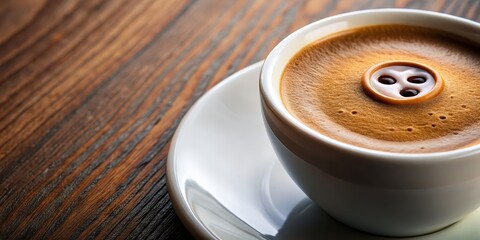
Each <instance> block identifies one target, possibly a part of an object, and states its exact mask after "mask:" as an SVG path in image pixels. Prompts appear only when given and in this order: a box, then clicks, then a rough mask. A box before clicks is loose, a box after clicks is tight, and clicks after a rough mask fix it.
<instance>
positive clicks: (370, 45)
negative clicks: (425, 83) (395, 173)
mask: <svg viewBox="0 0 480 240" xmlns="http://www.w3.org/2000/svg"><path fill="white" fill-rule="evenodd" d="M387 61H407V62H408V61H412V62H417V63H420V64H424V65H427V66H429V67H430V68H432V69H434V70H435V71H437V72H438V73H439V74H440V76H441V77H442V79H443V84H444V86H443V89H442V91H441V92H440V93H439V94H438V95H436V96H435V97H433V98H432V99H429V100H428V101H424V102H419V103H416V104H404V105H395V104H389V103H385V102H382V101H378V100H376V99H375V98H372V97H371V96H369V95H368V94H366V93H365V91H364V89H362V85H361V78H362V75H363V74H364V73H365V72H366V71H367V70H368V69H369V68H370V67H372V66H374V65H376V64H379V63H382V62H387ZM383 80H385V79H383ZM385 81H386V80H385ZM280 93H281V97H282V100H283V102H284V105H285V106H286V108H287V109H288V111H289V112H290V113H291V114H292V115H293V116H294V117H296V118H297V119H299V120H300V121H302V122H303V123H304V124H306V125H307V126H309V127H310V128H312V129H314V130H316V131H318V132H320V133H322V134H324V135H326V136H329V137H331V138H333V139H336V140H339V141H342V142H346V143H349V144H353V145H357V146H361V147H365V148H369V149H375V150H381V151H390V152H409V153H421V152H441V151H449V150H454V149H458V148H463V147H467V146H471V145H475V144H480V45H479V43H478V42H476V43H475V42H472V41H468V40H465V39H462V38H460V37H458V36H453V35H451V34H448V33H445V32H442V31H438V30H433V29H427V28H421V27H413V26H405V25H379V26H371V27H364V28H358V29H353V30H349V31H345V32H340V33H337V34H334V35H332V36H329V37H327V38H323V39H320V40H318V41H317V42H314V43H313V44H311V45H309V46H307V47H305V48H304V49H302V50H301V51H300V52H299V53H297V54H296V55H295V56H294V57H293V58H292V59H291V60H290V62H289V63H288V64H287V66H286V68H285V70H284V73H283V76H282V79H281V83H280ZM415 94H416V93H415Z"/></svg>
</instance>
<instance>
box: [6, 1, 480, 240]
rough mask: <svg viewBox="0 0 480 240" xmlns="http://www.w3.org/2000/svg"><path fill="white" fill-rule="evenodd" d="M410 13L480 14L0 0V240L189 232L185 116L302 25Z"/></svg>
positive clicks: (274, 4)
mask: <svg viewBox="0 0 480 240" xmlns="http://www.w3.org/2000/svg"><path fill="white" fill-rule="evenodd" d="M383 7H405V8H416V9H427V10H433V11H438V12H445V13H450V14H453V15H458V16H462V17H465V18H469V19H473V20H475V21H480V1H477V0H470V1H468V0H456V1H448V0H444V1H437V0H424V1H416V0H399V1H368V0H359V1H233V0H232V1H214V0H176V1H173V0H165V1H163V0H162V1H156V0H141V1H132V0H118V1H104V0H70V1H63V0H3V1H1V3H0V239H7V238H13V239H18V238H63V239H76V238H82V239H83V238H99V239H104V238H141V239H171V238H191V236H190V235H189V233H188V232H187V230H186V229H185V228H184V227H183V225H182V224H181V223H180V222H179V220H178V218H177V216H176V215H175V212H174V210H173V208H172V203H171V202H170V200H169V196H168V193H167V188H166V177H165V161H166V157H167V154H168V147H169V142H170V139H171V137H172V135H173V133H174V131H175V129H176V127H177V125H178V123H179V121H180V120H181V118H182V117H183V116H184V114H185V113H186V111H187V110H188V109H189V108H190V107H191V106H192V104H193V103H194V102H195V101H196V100H197V99H198V98H199V97H200V96H201V95H202V94H203V93H205V91H207V90H208V89H209V88H211V87H212V86H214V85H215V84H217V83H218V82H220V81H221V80H222V79H224V78H225V77H227V76H229V75H231V74H232V73H234V72H235V71H238V70H239V69H241V68H244V67H246V66H248V65H250V64H252V63H254V62H257V61H259V60H261V59H263V58H264V57H265V56H266V54H267V53H268V52H269V50H270V49H272V48H273V46H274V45H275V44H276V43H278V42H279V41H280V40H281V39H282V38H283V37H285V36H286V35H288V34H289V33H290V32H292V31H294V30H295V29H297V28H299V27H301V26H303V25H305V24H307V23H309V22H312V21H315V20H318V19H321V18H323V17H327V16H331V15H335V14H338V13H342V12H348V11H353V10H359V9H370V8H383Z"/></svg>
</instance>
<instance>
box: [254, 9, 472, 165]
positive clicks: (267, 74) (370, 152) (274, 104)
mask: <svg viewBox="0 0 480 240" xmlns="http://www.w3.org/2000/svg"><path fill="white" fill-rule="evenodd" d="M399 13H400V14H412V15H416V16H421V17H425V18H437V19H438V18H441V19H443V20H447V21H451V22H456V23H458V24H461V25H465V26H468V27H469V28H471V29H478V30H479V31H480V23H477V22H475V21H472V20H468V19H465V18H461V17H457V16H453V15H449V14H445V13H438V12H432V11H425V10H417V9H398V8H383V9H371V10H360V11H354V12H348V13H342V14H339V15H335V16H331V17H327V18H324V19H321V20H318V21H316V22H313V23H310V24H308V25H306V26H304V27H302V28H300V29H298V30H296V31H294V32H293V33H291V34H290V35H288V36H287V37H286V38H284V39H283V40H282V41H281V42H280V43H278V44H277V45H276V46H275V47H274V48H273V50H272V51H271V52H270V53H269V54H268V56H267V58H266V59H265V61H264V63H263V66H262V69H261V73H260V93H261V96H262V99H263V100H264V102H265V104H266V105H267V106H268V107H269V108H270V109H271V110H272V112H273V113H274V114H275V115H276V116H277V117H278V118H279V119H280V120H281V121H282V122H283V123H284V124H287V125H288V127H289V128H291V129H292V130H295V132H298V133H301V134H302V135H303V136H306V137H308V138H311V139H314V140H316V141H317V142H321V143H322V144H327V145H329V146H331V147H333V148H336V149H338V150H341V151H346V152H348V153H350V154H354V155H361V156H363V157H367V158H374V159H388V161H395V160H398V161H402V162H411V163H418V162H419V160H422V162H429V161H434V162H436V163H438V162H439V161H442V160H443V161H448V160H451V159H454V158H459V157H464V156H470V155H475V154H480V144H475V145H473V146H468V147H465V148H459V149H454V150H450V151H444V152H429V153H401V152H388V151H381V150H374V149H369V148H364V147H360V146H356V145H353V144H349V143H345V142H342V141H339V140H336V139H333V138H330V137H328V136H326V135H324V134H321V133H319V132H317V131H315V130H313V129H311V128H310V127H308V126H306V125H305V124H304V123H302V122H301V121H300V120H298V119H296V118H295V117H294V116H293V115H291V114H290V113H289V112H288V110H287V109H286V107H285V106H284V105H283V103H282V100H281V99H280V98H276V97H275V95H274V94H273V93H274V92H275V91H277V92H278V91H279V90H280V89H273V84H270V81H272V79H271V77H272V73H273V72H274V66H275V63H276V61H277V60H278V59H279V58H280V57H281V56H282V55H281V54H282V50H284V48H285V47H286V46H287V45H288V44H291V42H292V41H295V39H296V38H298V37H299V36H301V35H302V34H305V33H306V32H311V31H313V30H315V29H317V28H319V27H320V26H322V25H325V24H328V23H333V22H335V21H339V20H342V19H345V20H347V19H348V18H349V17H353V16H360V15H367V14H368V15H371V14H399ZM378 24H382V22H381V21H380V22H379V23H378ZM373 25H376V24H373ZM442 30H443V31H450V30H446V29H442ZM479 36H480V34H479ZM278 81H280V79H278Z"/></svg>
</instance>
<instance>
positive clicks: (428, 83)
mask: <svg viewBox="0 0 480 240" xmlns="http://www.w3.org/2000/svg"><path fill="white" fill-rule="evenodd" d="M362 87H363V90H364V91H365V92H366V93H367V94H368V95H369V96H370V97H372V98H373V99H375V100H377V101H381V102H385V103H390V104H417V103H421V102H424V101H427V100H429V99H432V98H433V97H435V96H437V95H438V94H439V93H440V92H441V91H442V90H443V79H442V78H441V76H440V74H438V72H437V71H435V70H433V69H432V68H430V67H428V66H427V65H425V64H421V63H417V62H411V61H390V62H383V63H380V64H377V65H374V66H372V67H371V68H369V69H368V70H367V71H366V72H365V73H364V74H363V76H362Z"/></svg>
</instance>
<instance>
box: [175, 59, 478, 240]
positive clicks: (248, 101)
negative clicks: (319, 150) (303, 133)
mask: <svg viewBox="0 0 480 240" xmlns="http://www.w3.org/2000/svg"><path fill="white" fill-rule="evenodd" d="M261 65H262V63H261V62H259V63H256V64H254V65H252V66H250V67H247V68H245V69H243V70H241V71H239V72H237V73H235V74H234V75H232V76H231V77H229V78H227V79H226V80H224V81H223V82H221V83H220V84H218V85H217V86H215V87H214V88H213V89H212V90H210V91H209V92H208V93H207V94H205V95H204V96H203V97H202V98H201V99H200V100H199V101H198V102H197V103H196V104H195V105H194V106H193V107H192V109H191V110H190V111H189V112H188V114H187V115H186V116H185V118H184V119H183V120H182V122H181V124H180V126H179V127H178V129H177V132H176V134H175V137H174V139H173V141H172V145H171V148H170V152H169V156H168V162H167V181H168V188H169V193H170V196H171V199H172V202H173V205H174V207H175V210H176V212H177V214H178V215H179V216H180V218H181V220H182V221H183V223H184V224H185V225H186V226H187V228H188V229H189V230H190V231H191V233H192V234H193V235H195V236H196V237H198V238H206V239H211V238H218V239H362V240H370V239H372V240H378V239H391V238H386V237H381V236H373V235H369V234H367V233H363V232H360V231H357V230H354V229H351V228H349V227H347V226H345V225H343V224H341V223H339V222H337V221H335V220H334V219H332V218H331V217H329V216H328V215H326V214H325V213H324V212H323V211H322V210H321V209H320V208H319V207H317V206H316V205H315V204H313V203H312V202H311V201H310V200H309V199H308V198H307V197H306V196H305V195H304V193H303V192H302V191H301V190H300V189H299V188H298V187H297V186H296V185H295V183H293V181H292V180H291V179H290V177H289V176H288V175H287V173H286V172H285V170H284V169H283V167H282V166H281V165H280V163H279V162H278V161H277V158H276V156H275V153H274V152H273V149H272V148H271V146H270V142H269V140H268V138H267V134H266V132H265V126H264V125H263V121H262V115H261V112H260V98H259V94H258V77H259V74H260V68H261ZM405 239H415V240H417V239H418V240H427V239H472V240H473V239H480V210H477V211H476V212H474V213H472V214H470V215H469V216H468V217H466V218H465V219H464V220H462V221H460V222H458V223H456V224H454V225H452V226H450V227H449V228H446V229H444V230H442V231H439V232H436V233H433V234H429V235H424V236H420V237H414V238H405Z"/></svg>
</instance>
